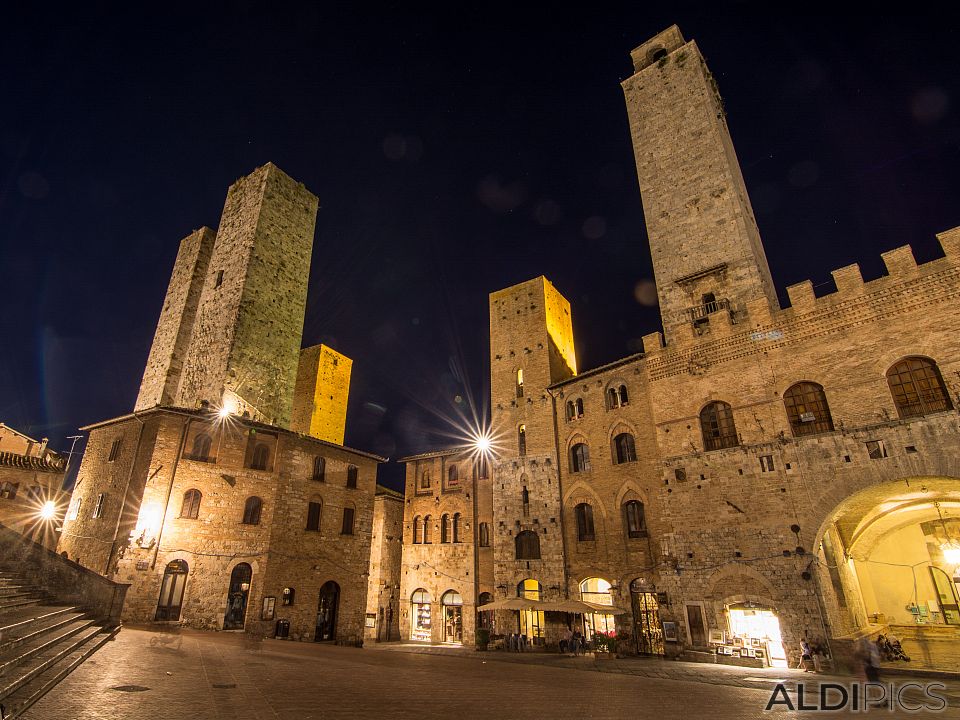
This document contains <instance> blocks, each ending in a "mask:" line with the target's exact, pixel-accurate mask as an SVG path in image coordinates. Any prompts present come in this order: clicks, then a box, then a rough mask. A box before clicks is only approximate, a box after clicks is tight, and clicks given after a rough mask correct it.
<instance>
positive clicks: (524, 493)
mask: <svg viewBox="0 0 960 720" xmlns="http://www.w3.org/2000/svg"><path fill="white" fill-rule="evenodd" d="M520 500H521V501H522V503H523V514H524V515H525V516H526V515H529V514H530V491H529V490H527V486H526V485H524V486H523V490H521V491H520Z"/></svg>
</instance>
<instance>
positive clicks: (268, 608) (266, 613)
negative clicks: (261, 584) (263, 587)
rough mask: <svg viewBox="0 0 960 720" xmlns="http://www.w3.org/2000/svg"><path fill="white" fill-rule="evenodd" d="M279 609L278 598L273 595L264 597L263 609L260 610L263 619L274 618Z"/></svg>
mask: <svg viewBox="0 0 960 720" xmlns="http://www.w3.org/2000/svg"><path fill="white" fill-rule="evenodd" d="M276 611H277V598H275V597H273V596H272V595H271V596H269V597H265V598H264V599H263V610H262V611H261V612H260V619H261V620H273V617H274V615H275V614H276Z"/></svg>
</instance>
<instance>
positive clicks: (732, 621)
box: [718, 601, 787, 668]
mask: <svg viewBox="0 0 960 720" xmlns="http://www.w3.org/2000/svg"><path fill="white" fill-rule="evenodd" d="M727 620H728V623H729V628H728V630H727V632H728V633H729V635H728V636H726V638H725V639H726V644H725V645H722V646H720V648H719V649H718V652H722V653H724V654H725V652H726V650H727V649H728V648H731V646H732V648H731V649H730V654H731V655H733V654H734V653H737V655H738V656H739V657H752V658H759V659H760V660H762V661H764V664H768V665H770V666H771V667H779V668H785V667H787V654H786V650H785V648H784V647H783V637H782V636H781V634H780V618H778V617H777V613H776V612H775V611H774V609H773V608H769V607H763V606H762V605H758V604H757V603H754V602H749V601H748V602H743V603H737V604H735V605H730V606H728V607H727Z"/></svg>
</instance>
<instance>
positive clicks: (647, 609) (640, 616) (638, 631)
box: [630, 580, 663, 655]
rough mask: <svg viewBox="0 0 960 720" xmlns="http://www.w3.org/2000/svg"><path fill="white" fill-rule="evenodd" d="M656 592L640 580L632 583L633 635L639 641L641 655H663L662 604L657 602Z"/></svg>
mask: <svg viewBox="0 0 960 720" xmlns="http://www.w3.org/2000/svg"><path fill="white" fill-rule="evenodd" d="M654 590H655V588H652V587H650V586H648V585H646V584H645V583H643V582H641V581H638V580H634V581H633V582H632V583H630V600H631V605H632V609H633V629H634V633H633V635H634V637H635V638H636V639H637V652H638V653H639V654H641V655H663V626H662V625H661V624H660V603H659V602H657V593H656V592H655V591H654Z"/></svg>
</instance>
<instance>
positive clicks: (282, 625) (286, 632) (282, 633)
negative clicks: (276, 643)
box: [273, 620, 290, 640]
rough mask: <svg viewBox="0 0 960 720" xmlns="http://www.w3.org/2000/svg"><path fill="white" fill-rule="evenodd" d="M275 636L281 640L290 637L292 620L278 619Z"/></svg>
mask: <svg viewBox="0 0 960 720" xmlns="http://www.w3.org/2000/svg"><path fill="white" fill-rule="evenodd" d="M273 636H274V637H275V638H277V639H279V640H286V639H287V638H288V637H290V621H289V620H277V629H276V631H275V632H274V635H273Z"/></svg>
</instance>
